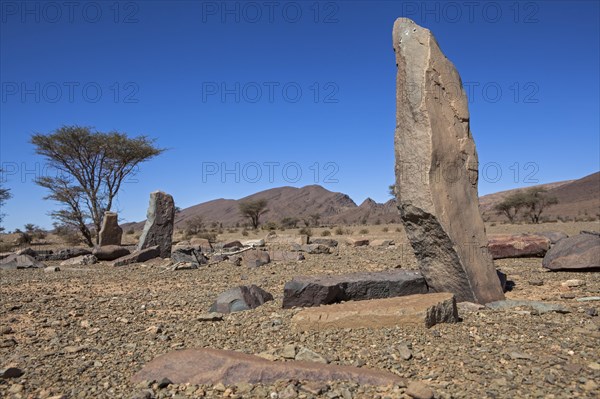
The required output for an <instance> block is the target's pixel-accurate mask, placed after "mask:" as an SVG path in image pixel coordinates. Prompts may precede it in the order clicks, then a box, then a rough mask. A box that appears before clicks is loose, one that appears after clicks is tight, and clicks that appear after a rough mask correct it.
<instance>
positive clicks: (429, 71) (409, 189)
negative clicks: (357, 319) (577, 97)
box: [393, 18, 504, 303]
mask: <svg viewBox="0 0 600 399" xmlns="http://www.w3.org/2000/svg"><path fill="white" fill-rule="evenodd" d="M393 45H394V51H395V53H396V65H397V68H398V71H397V77H396V106H397V109H396V134H395V155H396V194H397V197H398V198H397V203H398V208H399V211H400V216H401V218H402V221H403V223H404V225H405V228H406V233H407V235H408V239H409V241H410V243H411V245H412V247H413V249H414V251H415V255H416V257H417V260H418V262H419V268H420V270H421V272H422V273H423V276H424V277H425V279H426V281H427V285H428V286H429V288H430V290H432V291H437V292H444V291H446V292H452V293H454V294H455V295H456V298H457V300H458V301H461V302H462V301H470V302H479V303H487V302H491V301H496V300H500V299H503V298H504V294H503V293H502V288H501V287H500V283H499V281H498V277H497V275H496V270H495V269H494V265H493V261H492V257H491V256H490V253H489V252H488V249H487V239H486V236H485V228H484V224H483V220H482V218H481V215H480V213H479V199H478V196H477V179H478V176H477V173H478V172H477V170H478V160H477V153H476V150H475V143H474V141H473V137H472V136H471V131H470V127H469V110H468V107H467V97H466V95H465V92H464V90H463V87H462V82H461V79H460V76H459V75H458V72H457V71H456V69H455V68H454V65H453V64H452V63H451V62H450V61H449V60H448V59H447V58H446V57H445V56H444V54H443V53H442V51H441V50H440V48H439V46H438V44H437V41H436V40H435V38H434V36H433V35H432V34H431V32H430V31H429V30H427V29H425V28H422V27H420V26H418V25H417V24H415V23H414V22H413V21H411V20H410V19H407V18H398V19H397V20H396V22H395V23H394V30H393Z"/></svg>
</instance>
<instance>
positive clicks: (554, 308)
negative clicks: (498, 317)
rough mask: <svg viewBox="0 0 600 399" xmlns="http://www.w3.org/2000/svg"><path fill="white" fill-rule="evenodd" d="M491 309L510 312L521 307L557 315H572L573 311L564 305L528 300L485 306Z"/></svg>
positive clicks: (501, 302) (493, 303)
mask: <svg viewBox="0 0 600 399" xmlns="http://www.w3.org/2000/svg"><path fill="white" fill-rule="evenodd" d="M485 306H486V307H487V308H489V309H493V310H508V309H514V308H520V307H527V308H532V309H534V310H536V311H537V312H539V313H540V314H544V313H549V312H556V313H570V312H571V311H570V310H569V309H567V308H565V307H564V306H562V305H557V304H554V303H546V302H540V301H527V300H513V299H506V300H503V301H495V302H490V303H487V304H486V305H485Z"/></svg>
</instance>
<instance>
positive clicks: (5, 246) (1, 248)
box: [0, 242, 13, 252]
mask: <svg viewBox="0 0 600 399" xmlns="http://www.w3.org/2000/svg"><path fill="white" fill-rule="evenodd" d="M12 250H13V245H12V244H11V243H8V242H0V252H11V251H12Z"/></svg>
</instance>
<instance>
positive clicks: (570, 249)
mask: <svg viewBox="0 0 600 399" xmlns="http://www.w3.org/2000/svg"><path fill="white" fill-rule="evenodd" d="M542 266H543V267H545V268H546V269H549V270H554V271H556V270H580V271H584V270H590V271H591V270H597V269H600V235H598V234H595V233H588V232H582V233H581V234H578V235H576V236H572V237H568V238H563V239H562V240H560V241H558V242H557V243H556V244H555V245H554V246H553V247H552V248H551V249H550V250H549V251H548V253H546V256H545V257H544V260H542Z"/></svg>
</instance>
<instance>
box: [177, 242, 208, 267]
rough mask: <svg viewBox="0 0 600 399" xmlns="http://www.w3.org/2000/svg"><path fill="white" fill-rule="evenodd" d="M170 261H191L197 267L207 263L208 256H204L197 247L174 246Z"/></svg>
mask: <svg viewBox="0 0 600 399" xmlns="http://www.w3.org/2000/svg"><path fill="white" fill-rule="evenodd" d="M171 261H172V262H173V263H191V264H194V265H196V267H198V266H200V265H205V264H207V263H208V258H207V257H206V256H204V254H203V253H202V251H201V250H200V248H199V247H180V246H176V247H175V248H174V249H173V251H172V252H171Z"/></svg>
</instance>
